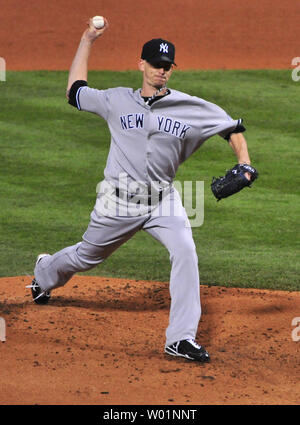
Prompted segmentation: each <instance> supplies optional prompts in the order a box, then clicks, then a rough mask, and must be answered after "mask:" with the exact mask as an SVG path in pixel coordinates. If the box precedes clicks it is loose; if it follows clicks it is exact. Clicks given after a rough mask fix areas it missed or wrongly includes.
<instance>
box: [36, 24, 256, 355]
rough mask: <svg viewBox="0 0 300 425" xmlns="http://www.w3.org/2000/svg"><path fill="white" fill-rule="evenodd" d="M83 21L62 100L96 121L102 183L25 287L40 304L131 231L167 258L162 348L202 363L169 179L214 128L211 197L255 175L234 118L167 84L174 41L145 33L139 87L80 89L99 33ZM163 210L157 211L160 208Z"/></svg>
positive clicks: (188, 249)
mask: <svg viewBox="0 0 300 425" xmlns="http://www.w3.org/2000/svg"><path fill="white" fill-rule="evenodd" d="M108 26H109V25H108V21H107V20H106V19H105V25H104V27H103V28H102V29H96V28H95V27H94V26H93V24H92V20H90V21H89V23H88V28H87V29H86V31H84V33H83V35H82V38H81V41H80V44H79V47H78V50H77V52H76V55H75V57H74V60H73V62H72V65H71V68H70V71H69V78H68V86H67V98H68V102H69V104H70V105H72V106H74V107H75V108H77V109H78V110H79V111H87V112H92V113H94V114H96V115H99V116H100V117H102V118H103V119H104V120H106V122H107V125H108V127H109V130H110V134H111V144H110V150H109V155H108V158H107V163H106V167H105V170H104V179H103V181H102V183H101V184H100V186H99V188H98V193H97V198H96V203H95V208H94V209H93V211H92V213H91V217H90V223H89V225H88V227H87V230H86V232H85V233H84V235H83V237H82V240H81V241H80V242H79V243H77V244H75V245H73V246H70V247H67V248H64V249H62V250H61V251H59V252H56V253H55V254H53V255H49V254H41V255H39V256H38V259H37V261H36V266H35V270H34V279H33V281H32V284H31V285H30V286H29V287H30V288H31V292H32V296H33V299H34V301H35V302H36V303H37V304H46V303H48V301H49V300H50V296H51V291H53V290H54V289H55V288H57V287H59V286H62V285H65V284H66V283H67V282H68V281H69V279H70V278H71V277H72V276H73V275H74V274H75V273H76V272H83V271H87V270H90V269H91V268H93V267H95V266H97V265H99V264H100V263H101V262H103V261H104V260H105V259H106V258H107V257H109V256H110V255H111V254H112V253H113V252H114V251H115V250H116V249H117V248H119V247H120V246H121V245H122V244H123V243H124V242H126V241H128V240H129V239H130V238H131V237H133V236H134V234H135V233H136V232H138V231H139V230H144V231H145V232H147V233H148V234H149V235H151V236H152V237H153V238H155V239H156V240H157V241H159V242H160V243H161V244H162V245H164V246H165V247H166V249H167V250H168V252H169V255H170V263H171V275H170V296H171V305H170V315H169V324H168V327H167V330H166V341H165V353H167V354H170V355H172V356H180V357H184V358H187V359H190V360H196V361H199V362H207V361H209V360H210V356H209V354H208V352H207V351H206V350H205V348H204V347H203V345H200V344H198V343H197V342H196V340H195V338H196V333H197V329H198V324H199V320H200V315H201V303H200V284H199V273H198V258H197V253H196V248H195V243H194V240H193V235H192V231H191V226H189V225H188V223H189V221H188V217H187V213H186V211H185V209H184V207H183V205H182V202H181V198H180V196H179V193H178V192H177V191H176V189H175V188H174V187H173V185H172V182H173V179H174V177H175V175H176V171H177V169H178V167H179V165H180V164H181V163H182V162H184V161H185V160H186V159H188V158H189V156H190V155H192V153H193V152H195V151H196V150H197V149H198V148H199V147H200V146H201V145H202V144H203V143H204V142H205V141H206V140H207V139H208V138H210V137H211V136H214V135H216V134H218V135H220V136H221V137H223V138H224V139H226V140H227V141H228V142H229V145H230V146H231V148H232V149H233V151H234V152H235V154H236V157H237V162H238V164H237V165H236V166H235V167H234V168H233V169H232V170H230V172H228V173H227V174H226V175H225V176H224V177H222V178H220V179H214V180H213V182H212V191H213V194H214V195H215V196H216V198H217V199H218V200H220V199H222V198H225V197H227V196H229V195H231V194H233V193H236V192H237V191H239V190H241V189H242V188H243V187H246V186H249V185H250V183H251V182H252V181H253V180H254V179H255V178H256V177H257V172H256V170H255V169H254V168H253V167H251V165H250V158H249V154H248V149H247V143H246V140H245V138H244V137H243V135H242V132H244V131H245V128H244V126H243V124H242V119H237V120H235V119H232V118H231V117H230V116H229V115H228V114H227V113H226V112H225V111H224V110H223V109H222V108H220V107H219V106H217V105H215V104H213V103H210V102H207V101H206V100H203V99H200V98H198V97H195V96H190V95H188V94H185V93H182V92H179V91H177V90H173V89H170V88H168V87H167V84H168V81H169V79H170V77H171V75H172V72H173V69H174V66H176V65H175V62H174V61H175V46H174V45H173V44H172V43H171V42H169V41H167V40H163V39H152V40H150V41H148V42H146V43H145V44H144V46H143V48H142V53H141V58H140V60H139V62H138V67H139V70H140V71H141V73H142V77H143V78H142V87H141V88H140V89H138V90H135V91H134V90H133V89H132V88H127V87H117V88H110V89H107V90H101V89H96V88H91V87H89V86H88V59H89V55H90V52H91V48H92V46H93V44H94V42H95V41H96V39H98V38H100V37H102V36H103V34H104V33H105V31H106V30H107V29H108ZM166 210H167V211H168V214H165V213H164V211H166Z"/></svg>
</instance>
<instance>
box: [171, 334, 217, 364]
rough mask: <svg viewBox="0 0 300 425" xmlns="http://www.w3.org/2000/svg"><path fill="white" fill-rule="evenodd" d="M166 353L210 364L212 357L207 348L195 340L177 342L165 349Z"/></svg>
mask: <svg viewBox="0 0 300 425" xmlns="http://www.w3.org/2000/svg"><path fill="white" fill-rule="evenodd" d="M165 353H167V354H170V355H171V356H177V357H184V358H186V359H189V360H196V361H198V362H202V363H204V362H209V361H210V357H209V354H208V352H207V351H206V350H205V348H204V347H203V346H201V345H199V344H197V342H196V341H195V340H194V339H184V340H182V341H177V342H175V343H174V344H172V345H169V346H168V347H165Z"/></svg>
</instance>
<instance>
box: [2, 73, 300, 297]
mask: <svg viewBox="0 0 300 425" xmlns="http://www.w3.org/2000/svg"><path fill="white" fill-rule="evenodd" d="M140 80H141V75H140V74H139V73H138V72H133V71H132V72H114V73H113V72H104V71H103V72H102V71H101V72H100V71H92V72H90V73H89V84H90V86H94V87H98V88H108V87H115V86H128V87H133V88H138V87H139V86H140ZM66 81H67V73H66V72H46V71H41V72H8V73H7V81H6V82H0V92H1V109H0V132H1V136H0V147H1V149H0V156H1V242H0V258H1V264H0V276H15V275H20V274H25V273H28V274H32V273H33V267H34V262H35V259H36V255H37V254H38V253H40V252H45V251H47V252H50V253H53V252H55V251H57V250H59V249H61V248H63V247H65V246H68V245H71V244H74V243H76V242H78V241H80V240H81V236H82V234H83V232H84V231H85V229H86V227H87V225H88V222H89V215H90V212H91V211H92V208H93V206H94V202H95V196H96V185H97V183H98V182H99V181H101V180H102V178H103V170H104V167H105V162H106V156H107V153H108V150H109V143H110V140H109V132H108V129H107V126H106V123H105V122H104V121H103V120H102V119H100V118H99V117H97V116H96V115H93V114H88V113H84V112H79V111H77V110H76V109H75V108H72V107H71V106H69V105H68V104H67V101H66V99H65V87H66ZM169 86H170V87H171V88H172V87H173V88H174V89H177V90H182V91H185V92H187V93H189V94H192V95H196V96H199V97H202V98H204V99H206V100H209V101H211V102H214V103H217V104H218V105H220V106H221V107H223V108H224V109H225V110H226V111H227V112H228V113H229V114H230V115H231V116H232V117H233V118H239V117H243V118H244V123H245V126H246V127H247V132H246V133H245V136H246V138H247V141H248V146H249V152H250V156H251V160H252V164H253V165H254V166H255V167H256V168H257V169H258V171H259V172H260V177H259V179H258V180H257V182H255V184H253V188H252V189H245V190H243V191H242V192H240V193H239V194H236V195H234V196H233V197H231V198H227V199H225V200H223V201H221V202H218V203H217V202H216V200H215V198H214V197H213V195H212V193H211V191H210V182H211V179H212V176H214V175H215V176H219V175H222V174H224V172H225V170H226V169H229V168H231V167H232V166H233V165H234V164H235V163H236V158H235V156H234V154H233V152H232V150H231V149H230V147H228V145H227V142H226V141H224V140H223V139H221V138H220V137H218V136H215V137H213V138H211V139H209V140H208V141H207V142H206V143H205V144H204V145H203V146H202V147H201V149H199V150H198V151H197V152H196V153H195V154H194V155H193V156H192V157H191V158H190V159H189V160H188V161H187V162H186V163H184V164H183V165H182V166H181V168H180V169H179V172H178V174H177V177H176V180H180V181H184V180H204V182H205V217H204V224H203V225H202V226H201V227H197V228H193V234H194V239H195V242H196V245H197V250H198V254H199V270H200V277H201V282H202V283H204V284H212V285H222V286H236V287H256V288H270V289H283V290H299V289H300V279H299V272H300V267H299V265H300V255H299V254H300V252H299V251H300V250H299V207H300V202H299V200H300V197H299V159H300V158H299V157H300V154H299V153H300V149H299V93H300V83H296V82H294V81H293V80H292V78H291V72H290V71H288V70H287V71H271V70H270V71H260V70H258V71H210V72H209V71H191V72H182V71H177V72H175V73H174V75H173V77H172V80H171V81H170V84H169ZM169 273H170V263H169V257H168V252H167V251H166V250H165V248H164V247H162V246H161V245H159V244H158V243H157V242H156V241H154V240H152V239H151V237H150V236H148V235H147V234H146V233H145V232H139V233H138V234H137V235H135V237H134V238H132V239H131V240H130V241H129V242H128V243H126V244H125V245H123V246H122V247H121V248H120V249H119V250H118V251H117V252H115V253H114V254H113V255H112V256H111V257H110V258H109V259H107V260H106V261H105V262H104V263H103V264H102V265H100V266H98V267H97V268H95V269H93V270H92V271H90V272H88V273H87V274H90V275H91V274H94V275H101V276H115V277H128V278H133V279H149V280H159V281H168V279H169Z"/></svg>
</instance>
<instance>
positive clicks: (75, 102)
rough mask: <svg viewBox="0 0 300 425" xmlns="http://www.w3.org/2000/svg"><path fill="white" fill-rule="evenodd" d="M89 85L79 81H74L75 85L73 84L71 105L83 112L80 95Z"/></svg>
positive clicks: (70, 94) (70, 98)
mask: <svg viewBox="0 0 300 425" xmlns="http://www.w3.org/2000/svg"><path fill="white" fill-rule="evenodd" d="M87 85H88V83H87V81H85V80H77V81H74V83H73V84H72V86H71V88H70V92H69V104H70V105H72V106H74V107H75V108H77V109H79V111H80V110H81V107H80V102H79V93H80V90H81V89H82V88H83V87H86V86H87Z"/></svg>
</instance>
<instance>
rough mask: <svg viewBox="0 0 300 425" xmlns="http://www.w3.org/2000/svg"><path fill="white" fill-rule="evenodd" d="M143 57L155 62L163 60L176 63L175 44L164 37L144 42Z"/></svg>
mask: <svg viewBox="0 0 300 425" xmlns="http://www.w3.org/2000/svg"><path fill="white" fill-rule="evenodd" d="M141 58H142V59H145V60H146V61H147V62H149V63H153V64H155V63H158V62H162V61H163V62H169V63H173V64H174V65H176V63H175V62H174V59H175V46H174V44H173V43H171V42H170V41H167V40H164V39H162V38H153V39H152V40H150V41H147V43H145V44H144V46H143V50H142V54H141Z"/></svg>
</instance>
